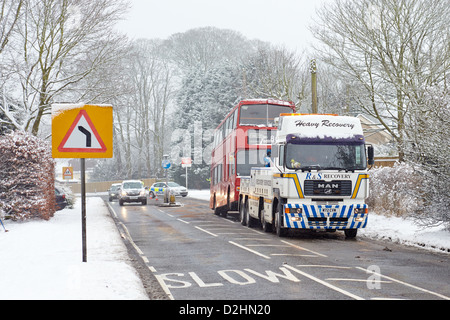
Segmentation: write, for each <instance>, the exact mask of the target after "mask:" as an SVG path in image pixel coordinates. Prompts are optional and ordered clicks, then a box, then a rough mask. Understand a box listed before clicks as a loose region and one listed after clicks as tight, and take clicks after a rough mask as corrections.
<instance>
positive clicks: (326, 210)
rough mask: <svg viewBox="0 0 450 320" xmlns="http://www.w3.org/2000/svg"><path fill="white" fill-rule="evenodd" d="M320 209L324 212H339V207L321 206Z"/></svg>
mask: <svg viewBox="0 0 450 320" xmlns="http://www.w3.org/2000/svg"><path fill="white" fill-rule="evenodd" d="M320 211H321V212H323V213H337V208H321V209H320Z"/></svg>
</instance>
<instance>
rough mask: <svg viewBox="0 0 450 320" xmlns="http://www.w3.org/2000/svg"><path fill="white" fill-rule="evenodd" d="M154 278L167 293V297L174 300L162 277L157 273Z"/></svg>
mask: <svg viewBox="0 0 450 320" xmlns="http://www.w3.org/2000/svg"><path fill="white" fill-rule="evenodd" d="M155 277H156V280H158V282H159V284H160V286H161V287H162V288H163V290H164V292H165V293H166V294H167V296H168V297H169V299H170V300H175V298H174V297H173V295H172V292H170V289H169V287H168V286H167V285H166V283H165V282H164V279H163V278H162V277H161V276H160V275H158V274H155Z"/></svg>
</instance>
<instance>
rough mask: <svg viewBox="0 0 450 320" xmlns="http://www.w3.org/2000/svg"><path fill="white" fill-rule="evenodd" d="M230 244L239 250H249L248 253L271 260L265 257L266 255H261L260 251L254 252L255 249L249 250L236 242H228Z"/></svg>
mask: <svg viewBox="0 0 450 320" xmlns="http://www.w3.org/2000/svg"><path fill="white" fill-rule="evenodd" d="M228 243H231V244H232V245H234V246H236V247H239V248H241V249H244V250H247V251H249V252H251V253H254V254H256V255H258V256H260V257H263V258H265V259H268V260H269V259H271V258H270V257H269V256H266V255H264V254H262V253H259V252H258V251H255V250H253V249H250V248H247V247H245V246H243V245H240V244H238V243H236V242H233V241H228Z"/></svg>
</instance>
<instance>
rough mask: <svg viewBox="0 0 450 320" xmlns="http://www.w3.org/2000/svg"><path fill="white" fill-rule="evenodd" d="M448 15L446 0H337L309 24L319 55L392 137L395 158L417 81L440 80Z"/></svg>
mask: <svg viewBox="0 0 450 320" xmlns="http://www.w3.org/2000/svg"><path fill="white" fill-rule="evenodd" d="M449 17H450V6H449V5H448V1H447V0H431V1H425V0H358V1H353V0H352V1H350V0H337V1H336V2H335V3H334V4H331V5H328V6H326V7H323V8H322V9H321V10H319V11H318V21H317V23H316V24H315V25H314V26H313V27H312V28H311V30H312V32H313V34H314V36H315V37H316V38H317V39H318V40H320V42H321V44H322V46H321V47H320V48H317V50H318V52H319V54H320V57H321V59H322V60H323V61H325V62H327V63H329V64H331V65H332V66H334V67H335V68H336V69H337V70H338V72H340V74H341V75H342V77H344V78H346V79H347V81H348V83H349V84H352V86H351V87H350V88H349V89H350V90H349V91H351V93H352V94H353V99H354V101H355V102H356V103H358V104H359V105H360V106H361V107H362V108H363V109H364V110H365V111H366V112H367V113H368V114H370V115H372V116H374V117H376V118H377V119H378V120H379V121H380V123H381V124H382V125H383V126H384V127H385V129H386V130H387V131H388V132H389V133H390V134H391V135H392V136H393V137H394V138H395V140H396V141H397V143H398V146H399V155H400V158H401V159H403V156H404V150H403V149H404V145H405V142H406V140H407V139H408V131H407V130H406V129H405V121H406V118H407V115H408V114H409V113H410V112H411V111H412V110H413V108H414V102H415V101H417V99H418V98H419V95H421V93H420V92H421V90H420V86H421V85H422V84H432V83H442V82H444V81H446V80H445V78H446V75H448V71H449V67H450V63H449V57H450V56H449V52H450V46H449V45H448V44H449V41H448V40H449V29H448V25H449V22H450V21H449V19H450V18H449Z"/></svg>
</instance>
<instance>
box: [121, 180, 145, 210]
mask: <svg viewBox="0 0 450 320" xmlns="http://www.w3.org/2000/svg"><path fill="white" fill-rule="evenodd" d="M130 202H131V203H132V202H140V203H142V205H146V204H147V195H146V190H145V188H144V183H143V182H142V181H140V180H125V181H123V182H122V184H121V186H120V192H119V205H121V206H123V205H124V203H130Z"/></svg>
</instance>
